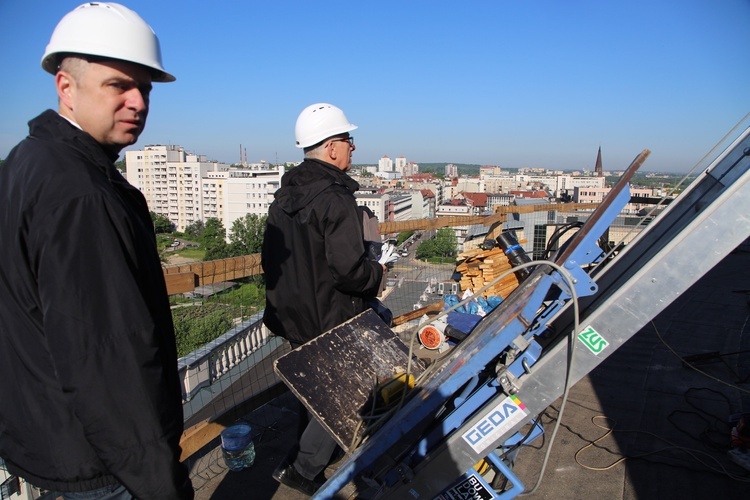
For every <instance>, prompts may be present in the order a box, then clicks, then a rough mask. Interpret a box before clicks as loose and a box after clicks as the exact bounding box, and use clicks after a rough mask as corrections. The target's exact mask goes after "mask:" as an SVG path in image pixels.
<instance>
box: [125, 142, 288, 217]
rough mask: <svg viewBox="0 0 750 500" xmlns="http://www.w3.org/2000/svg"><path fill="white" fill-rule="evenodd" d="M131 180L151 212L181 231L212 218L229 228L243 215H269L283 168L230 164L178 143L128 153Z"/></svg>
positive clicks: (127, 160) (126, 161) (264, 165)
mask: <svg viewBox="0 0 750 500" xmlns="http://www.w3.org/2000/svg"><path fill="white" fill-rule="evenodd" d="M125 165H126V169H127V177H128V181H129V182H130V183H131V184H132V185H133V186H135V187H136V188H138V189H139V190H140V191H141V192H142V193H143V195H144V196H145V198H146V202H147V203H148V206H149V210H151V211H153V212H155V213H157V214H161V215H165V216H167V217H168V218H169V220H170V221H172V223H173V224H174V225H175V229H177V230H178V231H184V230H185V228H186V227H188V226H190V225H191V224H194V223H195V222H198V221H202V222H205V221H206V220H208V219H210V218H217V219H220V220H221V221H222V223H223V224H224V227H225V229H227V231H229V230H230V229H231V227H232V223H233V222H234V221H235V220H236V219H238V218H240V217H244V216H245V214H248V213H255V214H258V215H265V214H267V213H268V205H269V204H270V203H271V201H272V200H273V193H275V192H276V190H277V189H278V188H279V186H280V185H281V176H282V175H283V173H284V168H283V167H282V166H279V167H272V166H269V165H266V164H265V163H258V164H251V165H249V166H248V167H247V168H231V167H230V166H229V165H226V164H224V163H219V162H217V161H209V160H208V159H207V158H206V157H205V156H203V155H195V154H191V153H188V152H186V151H185V150H184V148H182V147H180V146H172V145H170V146H163V145H152V146H146V147H145V148H144V149H143V150H139V151H126V153H125Z"/></svg>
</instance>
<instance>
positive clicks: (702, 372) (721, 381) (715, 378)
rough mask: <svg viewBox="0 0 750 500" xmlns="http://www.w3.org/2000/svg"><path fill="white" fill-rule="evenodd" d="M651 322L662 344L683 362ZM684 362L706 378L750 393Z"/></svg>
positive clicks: (749, 392) (749, 391)
mask: <svg viewBox="0 0 750 500" xmlns="http://www.w3.org/2000/svg"><path fill="white" fill-rule="evenodd" d="M650 323H651V326H652V327H653V328H654V332H655V333H656V336H657V337H658V338H659V341H660V342H661V343H662V344H664V347H666V348H667V349H669V351H670V352H671V353H672V354H674V356H675V357H676V358H677V359H679V360H680V361H681V362H683V359H682V356H680V355H679V354H678V353H677V351H675V350H674V349H672V346H670V345H669V344H667V342H666V341H665V340H664V338H663V337H662V336H661V333H659V329H658V328H656V325H655V324H654V322H653V321H651V322H650ZM683 364H684V365H686V366H687V367H688V368H690V369H691V370H694V371H696V372H698V373H700V374H701V375H703V376H704V377H706V378H709V379H711V380H713V381H714V382H718V383H719V384H723V385H725V386H727V387H731V388H732V389H737V390H738V391H740V392H744V393H747V394H750V390H748V389H745V388H743V387H739V386H738V385H736V384H731V383H729V382H726V381H724V380H721V379H720V378H717V377H714V376H713V375H709V374H708V373H706V372H704V371H703V370H701V369H700V368H697V367H695V366H693V365H692V364H691V363H684V362H683Z"/></svg>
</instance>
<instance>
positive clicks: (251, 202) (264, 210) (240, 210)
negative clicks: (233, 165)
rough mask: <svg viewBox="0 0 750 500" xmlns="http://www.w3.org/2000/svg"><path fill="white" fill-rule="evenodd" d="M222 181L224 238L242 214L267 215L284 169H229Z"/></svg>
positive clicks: (280, 167)
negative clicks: (225, 233)
mask: <svg viewBox="0 0 750 500" xmlns="http://www.w3.org/2000/svg"><path fill="white" fill-rule="evenodd" d="M228 174H229V176H228V177H227V178H226V179H225V180H224V213H223V217H222V218H221V219H222V222H223V223H224V228H225V229H226V230H227V236H229V233H230V232H231V230H232V224H234V221H236V220H237V219H241V218H242V217H244V216H245V215H248V214H255V215H257V216H259V217H262V216H264V215H268V207H269V206H270V205H271V203H272V202H273V199H274V198H273V195H274V193H276V190H278V189H279V187H280V186H281V177H282V176H283V175H284V167H283V166H278V167H274V166H268V167H266V166H262V167H261V166H258V167H257V168H252V169H244V168H243V169H232V170H230V171H229V172H228Z"/></svg>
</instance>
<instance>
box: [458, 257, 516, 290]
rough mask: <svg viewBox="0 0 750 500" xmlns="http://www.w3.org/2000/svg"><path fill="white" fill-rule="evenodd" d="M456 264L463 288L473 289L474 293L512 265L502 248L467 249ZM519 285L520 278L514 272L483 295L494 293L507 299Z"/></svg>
mask: <svg viewBox="0 0 750 500" xmlns="http://www.w3.org/2000/svg"><path fill="white" fill-rule="evenodd" d="M456 264H457V265H456V271H457V272H459V273H460V274H461V281H460V285H461V290H471V291H472V292H474V293H476V291H477V290H479V289H480V288H482V287H483V286H485V285H487V284H489V283H492V282H493V281H494V280H496V279H497V278H499V277H500V275H502V274H503V273H506V272H507V271H509V270H510V269H511V267H512V266H511V264H510V261H509V260H508V257H506V256H505V253H504V252H503V250H502V249H501V248H493V249H492V250H482V249H481V248H475V249H472V250H467V251H466V252H462V253H461V254H459V255H458V258H457V259H456ZM517 286H518V278H517V277H516V275H515V274H514V273H510V274H508V275H507V276H505V277H504V278H503V279H501V280H500V281H498V282H497V283H495V284H494V285H492V286H491V287H490V288H488V289H487V290H485V291H484V292H482V294H481V295H482V296H483V297H485V298H486V297H490V296H493V295H494V296H499V297H502V298H503V299H505V298H506V297H507V296H508V295H509V294H510V292H512V291H513V290H515V289H516V287H517Z"/></svg>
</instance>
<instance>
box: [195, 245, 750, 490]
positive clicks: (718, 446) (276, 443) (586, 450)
mask: <svg viewBox="0 0 750 500" xmlns="http://www.w3.org/2000/svg"><path fill="white" fill-rule="evenodd" d="M741 248H742V247H741ZM749 297H750V252H748V251H747V250H746V249H745V250H738V251H735V252H734V253H732V254H730V255H728V256H727V257H726V258H725V259H724V260H723V261H722V262H721V263H720V264H718V265H717V266H716V267H715V268H714V269H713V270H712V271H711V272H709V273H708V274H707V275H706V276H704V277H703V278H702V279H701V280H700V281H698V282H697V283H696V284H695V285H693V286H692V287H691V288H690V289H689V290H688V291H687V292H685V293H684V294H683V295H682V296H681V297H680V298H678V300H676V301H675V302H674V303H672V304H671V305H670V306H669V307H668V308H667V309H666V310H664V311H663V312H662V313H661V314H660V315H659V316H657V318H656V319H655V320H654V321H653V324H649V325H647V326H646V327H644V328H643V329H642V330H641V331H640V332H638V333H637V334H636V335H635V336H634V337H633V338H632V339H631V340H629V341H628V342H627V343H626V344H625V345H623V346H622V347H621V348H620V349H618V350H617V351H616V352H615V353H613V354H612V355H611V356H610V357H609V358H607V359H606V360H605V361H604V362H603V363H602V364H601V365H600V366H599V367H597V368H596V369H595V370H594V371H593V372H591V373H590V374H589V375H588V376H587V377H585V378H584V379H583V380H581V381H580V382H579V383H578V384H576V385H575V386H574V387H573V388H572V389H571V391H570V396H569V400H568V402H567V405H566V409H565V413H564V415H563V419H562V422H561V426H560V429H559V431H558V433H557V437H556V440H555V442H554V444H553V448H552V451H551V454H550V458H549V463H548V464H547V468H546V472H545V473H544V476H543V478H542V482H541V484H540V486H539V488H538V489H537V490H536V491H535V492H534V493H532V494H531V495H529V496H527V497H526V498H532V499H546V498H554V499H557V500H560V499H563V500H564V499H579V498H603V499H628V500H633V499H664V498H727V499H740V498H750V473H748V471H747V470H746V469H745V468H743V467H740V466H739V465H737V464H736V463H735V462H734V461H733V460H732V459H731V457H730V455H729V453H728V449H729V442H730V433H731V429H732V424H730V418H731V417H732V416H736V415H738V414H741V413H743V412H747V413H750V394H749V393H748V392H749V391H750V384H748V378H750V334H748V330H749V329H750V326H749V325H748V319H750V307H748V300H749ZM712 353H713V354H712ZM693 355H706V356H705V359H703V360H700V361H699V362H695V363H693V365H692V368H691V367H690V366H688V365H687V364H685V363H684V362H683V358H684V357H685V356H693ZM697 370H700V372H699V371H697ZM560 403H561V401H559V400H558V401H556V402H555V403H553V404H552V405H551V406H550V407H548V409H547V411H546V412H545V413H544V415H543V417H542V421H543V422H544V425H545V434H544V436H543V437H541V438H539V439H538V440H537V441H535V442H532V443H530V445H529V446H527V447H524V448H522V449H521V451H520V452H519V454H518V457H517V461H516V464H515V467H514V472H515V474H517V475H518V477H519V479H521V481H522V482H523V483H524V485H525V486H526V490H527V491H528V490H530V489H531V488H533V486H534V485H535V483H536V482H537V478H538V477H539V473H540V470H541V466H542V462H543V459H544V454H545V452H546V450H547V448H548V445H549V440H550V436H551V433H552V427H553V425H554V419H556V417H557V412H558V410H559V408H560ZM298 414H299V406H298V404H297V402H296V400H295V399H294V397H293V396H292V395H291V394H290V393H288V392H287V393H285V394H283V395H282V396H280V397H277V398H276V399H274V400H273V401H271V402H270V403H268V404H266V405H264V406H263V407H261V408H260V409H258V410H256V411H254V412H253V413H252V414H250V415H248V417H247V419H248V420H249V421H251V422H252V424H253V426H254V429H255V436H256V438H255V448H256V453H257V455H256V461H255V464H254V465H253V466H252V467H251V468H249V469H246V470H243V471H241V472H228V471H227V470H226V468H225V467H224V463H223V460H222V459H221V450H220V448H218V447H217V448H214V449H212V450H211V451H209V452H208V453H207V454H205V455H204V456H203V457H202V458H200V459H199V460H198V461H197V462H196V463H195V464H194V467H193V470H194V474H195V476H194V478H193V485H194V487H195V488H196V499H198V500H202V499H241V498H251V499H258V500H262V499H274V500H296V499H302V498H306V497H305V496H304V495H302V494H301V493H298V492H296V491H294V490H291V489H289V488H287V487H285V486H282V485H280V484H278V483H276V482H275V481H274V480H273V479H272V478H271V473H272V472H273V470H274V468H275V467H276V465H277V464H278V463H279V462H280V461H281V460H282V459H283V458H284V456H285V455H286V453H287V451H288V449H289V448H290V447H291V446H292V445H293V444H294V442H295V440H296V439H295V438H296V433H297V422H298V418H297V417H298ZM610 428H612V429H614V431H613V432H611V433H608V429H610ZM748 462H750V456H748ZM332 471H333V469H331V468H329V469H328V470H327V471H326V474H327V475H330V474H331V473H332ZM352 495H356V493H355V489H354V487H351V486H350V487H348V488H347V489H345V490H344V491H342V492H341V494H340V495H339V497H340V498H357V496H352Z"/></svg>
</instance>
